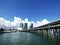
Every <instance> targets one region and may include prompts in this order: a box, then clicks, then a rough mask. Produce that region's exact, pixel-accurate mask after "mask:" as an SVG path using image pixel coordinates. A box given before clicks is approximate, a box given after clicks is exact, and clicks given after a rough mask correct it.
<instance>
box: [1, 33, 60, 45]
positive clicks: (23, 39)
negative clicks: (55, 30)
mask: <svg viewBox="0 0 60 45" xmlns="http://www.w3.org/2000/svg"><path fill="white" fill-rule="evenodd" d="M59 44H60V36H57V35H55V36H51V35H41V34H39V33H28V32H16V33H4V34H0V45H59Z"/></svg>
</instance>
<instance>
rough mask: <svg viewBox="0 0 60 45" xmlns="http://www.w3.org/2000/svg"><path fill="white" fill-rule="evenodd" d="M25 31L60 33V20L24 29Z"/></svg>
mask: <svg viewBox="0 0 60 45" xmlns="http://www.w3.org/2000/svg"><path fill="white" fill-rule="evenodd" d="M24 32H39V33H42V34H52V35H53V34H54V35H60V20H57V21H54V22H51V23H49V24H45V25H42V26H39V27H36V28H31V29H28V30H24Z"/></svg>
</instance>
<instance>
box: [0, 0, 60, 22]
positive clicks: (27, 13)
mask: <svg viewBox="0 0 60 45" xmlns="http://www.w3.org/2000/svg"><path fill="white" fill-rule="evenodd" d="M14 16H17V17H20V18H22V19H25V18H28V19H29V20H30V21H37V20H42V19H47V20H49V21H54V20H57V19H60V0H0V17H4V18H6V19H8V20H13V17H14Z"/></svg>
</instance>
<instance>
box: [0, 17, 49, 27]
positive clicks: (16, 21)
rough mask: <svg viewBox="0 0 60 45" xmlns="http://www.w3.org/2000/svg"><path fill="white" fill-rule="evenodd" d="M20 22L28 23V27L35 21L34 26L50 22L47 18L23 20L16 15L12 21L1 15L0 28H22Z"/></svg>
mask: <svg viewBox="0 0 60 45" xmlns="http://www.w3.org/2000/svg"><path fill="white" fill-rule="evenodd" d="M20 23H23V24H24V23H27V24H28V28H29V27H30V24H31V23H33V27H38V26H41V25H44V24H47V23H49V21H48V20H47V19H43V20H42V21H36V22H34V21H29V20H28V18H25V19H24V20H22V19H21V18H19V17H16V16H15V17H14V20H13V21H12V22H11V21H9V20H6V19H5V18H2V17H0V28H20Z"/></svg>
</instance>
